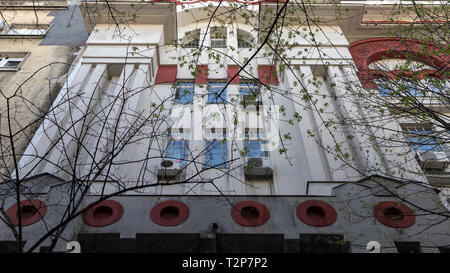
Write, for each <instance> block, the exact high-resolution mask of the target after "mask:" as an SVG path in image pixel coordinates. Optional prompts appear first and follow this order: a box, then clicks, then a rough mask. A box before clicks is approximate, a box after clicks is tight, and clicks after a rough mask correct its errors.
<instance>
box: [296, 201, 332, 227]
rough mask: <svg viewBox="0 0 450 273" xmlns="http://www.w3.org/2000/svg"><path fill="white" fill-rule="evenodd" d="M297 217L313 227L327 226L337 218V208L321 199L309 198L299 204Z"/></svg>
mask: <svg viewBox="0 0 450 273" xmlns="http://www.w3.org/2000/svg"><path fill="white" fill-rule="evenodd" d="M296 212H297V217H298V219H300V220H301V221H302V222H303V223H305V224H307V225H310V226H313V227H325V226H329V225H331V224H333V223H334V222H335V221H336V219H337V213H336V210H335V209H334V208H333V207H332V206H331V205H330V204H328V203H326V202H324V201H320V200H308V201H304V202H302V203H301V204H300V205H298V206H297V211H296Z"/></svg>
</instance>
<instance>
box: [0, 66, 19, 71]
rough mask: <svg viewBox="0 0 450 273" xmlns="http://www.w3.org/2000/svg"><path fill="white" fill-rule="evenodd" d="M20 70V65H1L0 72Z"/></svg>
mask: <svg viewBox="0 0 450 273" xmlns="http://www.w3.org/2000/svg"><path fill="white" fill-rule="evenodd" d="M19 70H20V67H0V72H1V71H5V72H17V71H19Z"/></svg>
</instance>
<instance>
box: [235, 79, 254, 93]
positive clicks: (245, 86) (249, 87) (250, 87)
mask: <svg viewBox="0 0 450 273" xmlns="http://www.w3.org/2000/svg"><path fill="white" fill-rule="evenodd" d="M239 89H240V91H241V95H253V96H257V95H259V86H258V83H257V82H256V81H253V80H246V79H241V80H240V82H239Z"/></svg>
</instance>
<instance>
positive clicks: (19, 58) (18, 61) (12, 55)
mask: <svg viewBox="0 0 450 273" xmlns="http://www.w3.org/2000/svg"><path fill="white" fill-rule="evenodd" d="M28 55H29V53H25V52H0V69H1V70H17V69H18V68H20V66H21V65H22V63H23V62H24V60H25V59H26V57H27V56H28Z"/></svg>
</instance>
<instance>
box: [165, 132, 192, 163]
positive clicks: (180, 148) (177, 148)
mask: <svg viewBox="0 0 450 273" xmlns="http://www.w3.org/2000/svg"><path fill="white" fill-rule="evenodd" d="M167 138H168V139H169V142H168V143H167V148H166V152H165V157H166V158H167V159H170V160H173V161H174V162H181V166H186V163H187V158H188V151H189V140H185V139H174V138H173V136H172V134H171V133H169V134H168V136H167Z"/></svg>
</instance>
